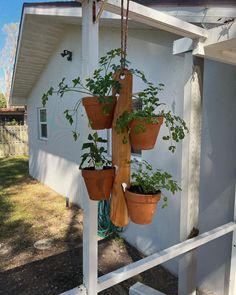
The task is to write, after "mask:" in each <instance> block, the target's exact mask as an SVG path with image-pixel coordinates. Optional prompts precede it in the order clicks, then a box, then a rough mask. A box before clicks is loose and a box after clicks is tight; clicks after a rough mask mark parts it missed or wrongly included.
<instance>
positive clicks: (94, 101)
mask: <svg viewBox="0 0 236 295" xmlns="http://www.w3.org/2000/svg"><path fill="white" fill-rule="evenodd" d="M104 100H105V102H100V101H99V97H97V96H90V97H84V98H83V99H82V102H83V106H84V107H85V110H86V113H87V116H88V119H89V122H90V125H91V127H92V129H94V130H101V129H109V128H111V126H112V119H113V115H114V111H115V106H116V97H112V96H105V97H104Z"/></svg>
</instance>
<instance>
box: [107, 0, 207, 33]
mask: <svg viewBox="0 0 236 295" xmlns="http://www.w3.org/2000/svg"><path fill="white" fill-rule="evenodd" d="M124 7H126V0H125V1H124ZM103 9H104V10H106V11H109V12H112V13H115V14H118V15H120V13H121V0H108V1H106V2H105V4H104V7H103ZM129 17H130V19H132V20H134V21H137V22H139V23H143V24H146V25H149V26H152V27H155V28H158V29H161V30H165V31H167V32H170V33H174V34H177V35H180V36H184V37H189V38H199V37H203V38H206V37H207V32H206V30H205V29H203V28H200V27H198V26H195V25H193V24H190V23H188V22H185V21H182V20H181V19H178V18H176V17H174V16H170V15H168V14H166V13H163V12H160V11H157V10H155V9H152V8H149V7H147V6H144V5H141V4H138V3H136V2H133V1H130V4H129Z"/></svg>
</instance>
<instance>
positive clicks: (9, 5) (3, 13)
mask: <svg viewBox="0 0 236 295" xmlns="http://www.w3.org/2000/svg"><path fill="white" fill-rule="evenodd" d="M24 2H26V3H30V2H55V1H53V0H51V1H50V0H26V1H23V0H0V51H1V49H2V47H3V46H4V42H5V37H6V36H5V34H4V33H3V31H2V28H3V26H4V25H5V24H9V23H13V22H14V23H15V22H18V23H19V22H20V17H21V11H22V6H23V3H24ZM1 73H2V71H1V69H0V79H1V78H2V76H1Z"/></svg>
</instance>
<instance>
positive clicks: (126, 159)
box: [110, 69, 133, 227]
mask: <svg viewBox="0 0 236 295" xmlns="http://www.w3.org/2000/svg"><path fill="white" fill-rule="evenodd" d="M123 74H124V75H123V76H121V72H120V71H117V72H116V74H115V77H116V78H117V80H118V81H119V82H120V84H121V90H120V94H119V97H118V100H117V105H116V109H115V114H114V119H113V124H112V164H113V166H116V167H117V169H116V176H115V180H114V184H113V189H112V198H111V213H110V219H111V221H112V222H113V224H115V225H116V226H119V227H123V226H126V225H127V224H128V223H129V215H128V210H127V205H126V201H125V196H124V192H123V189H122V183H127V185H129V182H130V160H131V145H130V141H129V135H128V132H125V133H122V134H117V132H116V131H115V124H116V120H117V118H119V116H120V115H121V114H122V113H123V112H124V111H130V110H131V107H132V87H133V76H132V74H131V72H130V71H129V70H126V69H125V70H124V71H123ZM124 137H125V138H126V140H127V143H126V144H124V143H123V139H124Z"/></svg>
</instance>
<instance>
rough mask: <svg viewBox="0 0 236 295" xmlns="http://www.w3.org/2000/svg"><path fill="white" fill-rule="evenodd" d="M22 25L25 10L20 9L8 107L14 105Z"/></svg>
mask: <svg viewBox="0 0 236 295" xmlns="http://www.w3.org/2000/svg"><path fill="white" fill-rule="evenodd" d="M24 24H25V10H24V7H23V8H22V13H21V21H20V27H19V33H18V40H17V47H16V55H15V62H14V66H13V74H12V80H11V90H10V97H9V103H10V105H16V104H14V102H13V89H14V85H15V76H16V71H15V69H16V67H17V63H18V59H19V49H20V48H21V41H22V38H21V37H22V32H23V29H24Z"/></svg>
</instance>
